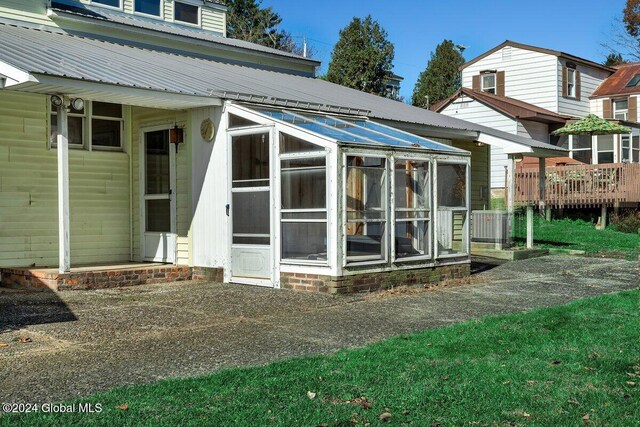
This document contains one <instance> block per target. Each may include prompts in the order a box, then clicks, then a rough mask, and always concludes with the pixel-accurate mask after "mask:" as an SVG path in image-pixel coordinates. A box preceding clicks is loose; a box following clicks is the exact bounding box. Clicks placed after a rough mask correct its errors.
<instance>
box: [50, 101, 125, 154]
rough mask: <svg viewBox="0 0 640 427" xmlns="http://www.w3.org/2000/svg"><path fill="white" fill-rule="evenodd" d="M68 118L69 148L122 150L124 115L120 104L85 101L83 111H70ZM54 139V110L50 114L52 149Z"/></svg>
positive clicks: (56, 128)
mask: <svg viewBox="0 0 640 427" xmlns="http://www.w3.org/2000/svg"><path fill="white" fill-rule="evenodd" d="M68 117H69V118H68V126H69V147H71V148H84V147H87V148H91V149H93V150H121V149H122V146H123V144H122V137H123V128H124V115H123V107H122V105H121V104H112V103H108V102H98V101H93V102H91V101H85V108H84V109H83V110H74V109H72V108H71V109H70V110H69V115H68ZM57 135H58V115H57V112H56V111H55V110H54V111H52V113H51V146H55V145H56V138H57ZM88 135H91V137H90V138H89V136H88ZM89 139H90V141H89Z"/></svg>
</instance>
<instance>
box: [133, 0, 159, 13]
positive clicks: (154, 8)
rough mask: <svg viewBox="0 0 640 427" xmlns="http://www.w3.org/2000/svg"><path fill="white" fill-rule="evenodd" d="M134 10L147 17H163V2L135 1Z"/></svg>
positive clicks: (155, 0) (153, 0)
mask: <svg viewBox="0 0 640 427" xmlns="http://www.w3.org/2000/svg"><path fill="white" fill-rule="evenodd" d="M134 3H135V7H134V10H135V11H136V12H138V13H144V14H145V15H153V16H162V10H161V5H162V0H135V2H134Z"/></svg>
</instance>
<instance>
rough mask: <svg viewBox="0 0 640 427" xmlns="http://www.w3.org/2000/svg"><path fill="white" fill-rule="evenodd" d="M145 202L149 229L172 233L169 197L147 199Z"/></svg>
mask: <svg viewBox="0 0 640 427" xmlns="http://www.w3.org/2000/svg"><path fill="white" fill-rule="evenodd" d="M145 203H146V207H145V214H146V217H147V222H146V224H147V231H151V232H158V233H170V232H171V201H170V200H169V199H162V200H146V201H145Z"/></svg>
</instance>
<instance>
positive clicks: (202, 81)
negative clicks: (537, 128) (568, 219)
mask: <svg viewBox="0 0 640 427" xmlns="http://www.w3.org/2000/svg"><path fill="white" fill-rule="evenodd" d="M0 43H1V44H2V46H3V49H0V61H2V62H4V63H6V64H8V65H10V66H12V67H14V68H16V69H19V70H21V71H22V72H24V73H28V74H29V75H31V76H32V80H33V79H35V80H37V78H38V75H44V76H55V77H60V78H65V79H73V80H74V81H84V82H95V83H105V84H108V85H117V86H121V87H125V88H126V87H129V88H140V89H150V90H153V91H156V92H162V93H164V94H167V93H174V94H182V95H190V96H196V97H203V98H205V97H206V98H208V99H211V96H213V95H215V96H217V97H221V96H220V95H219V94H226V96H225V98H226V99H236V98H237V96H234V94H250V95H251V96H253V97H255V98H256V99H253V100H250V101H252V102H258V103H264V104H273V102H271V101H270V100H272V99H275V98H278V99H284V100H288V101H291V102H294V103H295V102H299V103H301V105H300V108H304V104H305V103H310V104H313V105H316V106H317V105H327V106H342V107H344V108H345V109H346V110H349V109H357V110H365V111H369V112H370V113H369V114H368V116H369V117H371V118H375V119H381V120H388V121H393V122H401V123H407V124H411V125H420V126H428V127H431V128H444V129H449V130H455V131H470V132H478V133H484V134H487V135H491V136H494V137H496V138H500V139H504V140H507V141H510V142H515V143H517V144H521V145H524V146H525V147H530V148H540V149H543V150H552V151H561V152H564V151H565V150H563V149H561V148H559V147H555V146H553V145H550V144H546V143H543V142H538V141H534V140H532V139H529V138H524V137H520V136H517V135H513V134H509V133H507V132H501V131H498V130H495V129H492V128H489V127H486V126H481V125H477V124H474V123H471V122H467V121H464V120H460V119H456V118H453V117H448V116H445V115H443V114H439V113H434V112H432V111H428V110H425V109H422V108H417V107H413V106H411V105H407V104H404V103H402V102H398V101H394V100H391V99H387V98H383V97H379V96H376V95H371V94H367V93H364V92H360V91H358V90H355V89H349V88H346V87H343V86H340V85H336V84H333V83H329V82H327V81H324V80H321V79H316V78H310V77H302V76H296V75H291V74H285V73H279V72H275V71H267V70H261V69H257V68H251V67H247V66H242V65H236V64H227V63H223V62H219V61H213V60H207V59H201V58H194V57H189V56H185V55H177V54H172V53H168V52H161V51H154V50H150V49H143V48H139V47H133V46H127V45H123V44H117V43H113V42H108V41H103V40H96V39H92V38H87V37H82V36H77V35H71V34H65V33H62V32H60V31H59V30H55V29H45V28H40V29H36V28H27V27H22V26H17V25H10V24H6V23H2V22H0ZM24 84H25V86H27V85H30V84H31V85H32V86H33V85H36V84H37V82H35V83H34V82H29V81H27V82H25V83H24ZM15 89H20V86H16V87H15ZM34 90H35V89H34ZM260 97H261V98H262V101H259V99H260ZM164 107H165V108H169V107H167V106H164ZM314 108H316V107H314Z"/></svg>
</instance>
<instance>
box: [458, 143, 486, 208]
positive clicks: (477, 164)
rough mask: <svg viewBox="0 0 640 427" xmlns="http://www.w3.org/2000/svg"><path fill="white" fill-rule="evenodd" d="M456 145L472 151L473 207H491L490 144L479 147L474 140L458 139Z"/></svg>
mask: <svg viewBox="0 0 640 427" xmlns="http://www.w3.org/2000/svg"><path fill="white" fill-rule="evenodd" d="M452 145H453V146H454V147H457V148H461V149H463V150H467V151H470V152H471V209H472V210H482V209H489V203H490V196H489V193H490V191H489V190H490V189H489V151H490V148H491V147H489V146H488V145H483V146H481V147H478V146H477V145H476V144H474V143H472V142H466V141H456V142H454V143H453V144H452Z"/></svg>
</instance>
